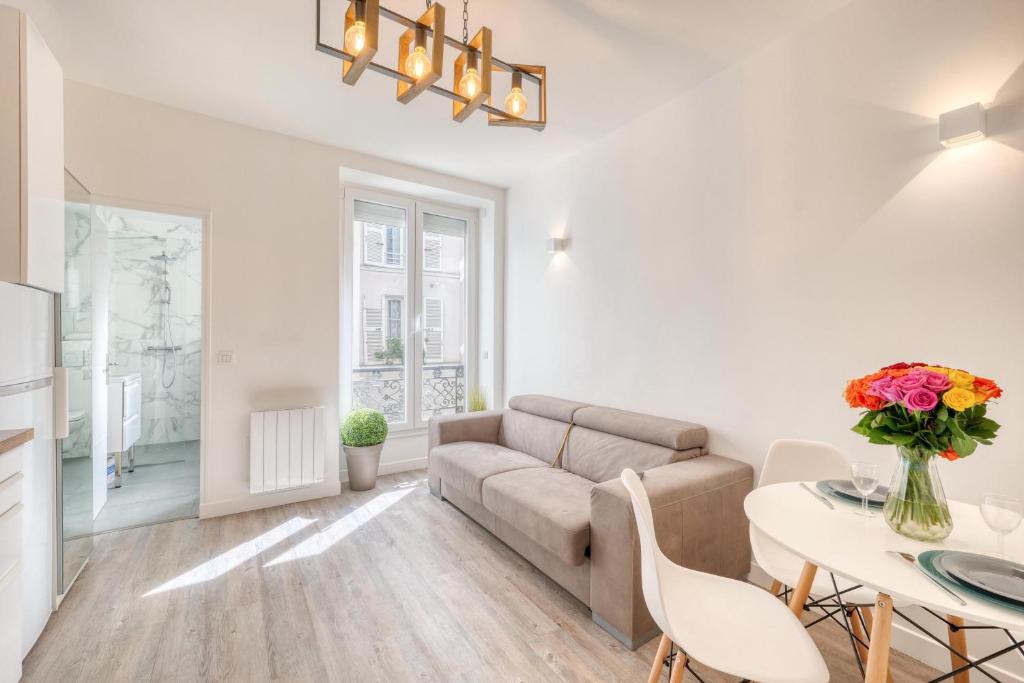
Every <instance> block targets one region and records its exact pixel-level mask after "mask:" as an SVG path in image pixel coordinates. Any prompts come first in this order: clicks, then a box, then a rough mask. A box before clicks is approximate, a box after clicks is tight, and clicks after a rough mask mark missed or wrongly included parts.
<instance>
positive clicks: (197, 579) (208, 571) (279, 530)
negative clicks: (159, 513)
mask: <svg viewBox="0 0 1024 683" xmlns="http://www.w3.org/2000/svg"><path fill="white" fill-rule="evenodd" d="M315 521H316V520H315V519H306V518H304V517H293V518H292V519H289V520H288V521H287V522H285V523H284V524H282V525H280V526H278V527H275V528H273V529H271V530H270V531H268V532H266V533H265V534H261V535H259V536H257V537H256V538H253V539H251V540H249V541H246V542H245V543H242V544H240V545H236V546H235V547H234V548H232V549H231V550H228V551H226V552H224V553H221V554H220V555H218V556H217V557H215V558H213V559H212V560H207V561H206V562H203V563H202V564H201V565H199V566H198V567H196V568H195V569H190V570H189V571H187V572H185V573H184V574H182V575H180V576H178V577H176V578H173V579H171V580H170V581H168V582H167V583H165V584H163V585H162V586H159V587H157V588H154V589H153V590H151V591H149V592H148V593H146V594H145V595H144V596H143V597H149V596H150V595H156V594H158V593H164V592H166V591H170V590H175V589H177V588H185V587H187V586H194V585H196V584H198V583H204V582H206V581H210V580H212V579H216V578H217V577H219V576H223V575H224V574H227V573H228V572H229V571H231V570H232V569H234V568H235V567H237V566H239V565H241V564H244V563H245V562H247V561H249V560H251V559H252V558H254V557H256V556H257V555H259V554H260V553H262V552H263V551H264V550H266V549H267V548H270V547H271V546H274V545H277V544H278V543H280V542H281V541H283V540H285V539H286V538H288V537H289V536H291V535H292V534H294V533H296V532H299V531H301V530H302V529H305V528H306V527H307V526H309V525H310V524H312V523H313V522H315Z"/></svg>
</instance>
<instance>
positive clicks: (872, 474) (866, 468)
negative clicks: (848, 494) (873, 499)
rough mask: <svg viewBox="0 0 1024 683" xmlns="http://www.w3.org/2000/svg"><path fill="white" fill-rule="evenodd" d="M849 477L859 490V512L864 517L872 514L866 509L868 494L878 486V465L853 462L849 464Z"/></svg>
mask: <svg viewBox="0 0 1024 683" xmlns="http://www.w3.org/2000/svg"><path fill="white" fill-rule="evenodd" d="M850 478H851V479H853V485H854V486H855V487H856V488H857V491H859V492H860V495H861V499H860V512H858V513H857V514H860V515H863V516H865V517H872V516H873V515H872V514H871V513H870V512H869V511H868V496H870V495H871V494H872V493H874V492H875V489H877V488H878V465H876V464H875V463H873V462H855V463H853V464H852V465H850Z"/></svg>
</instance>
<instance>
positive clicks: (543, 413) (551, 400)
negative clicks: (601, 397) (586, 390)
mask: <svg viewBox="0 0 1024 683" xmlns="http://www.w3.org/2000/svg"><path fill="white" fill-rule="evenodd" d="M588 405H589V404H588V403H580V402H579V401H567V400H565V399H564V398H555V397H554V396H543V395H541V394H523V395H521V396H513V397H512V398H510V399H509V400H508V407H509V408H511V409H512V410H518V411H520V412H523V413H530V414H531V415H537V416H539V417H546V418H548V419H549V420H559V421H561V422H569V421H570V420H572V416H573V414H575V412H576V411H577V410H579V409H580V408H585V407H587V406H588Z"/></svg>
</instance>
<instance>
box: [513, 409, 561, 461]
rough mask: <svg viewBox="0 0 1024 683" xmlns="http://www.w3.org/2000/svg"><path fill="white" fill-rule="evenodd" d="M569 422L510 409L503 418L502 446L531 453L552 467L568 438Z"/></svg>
mask: <svg viewBox="0 0 1024 683" xmlns="http://www.w3.org/2000/svg"><path fill="white" fill-rule="evenodd" d="M568 428H569V423H567V422H562V421H560V420H552V419H551V418H547V417H540V416H539V415H532V414H530V413H524V412H522V411H520V410H506V411H505V414H504V415H502V417H501V429H500V430H499V431H498V443H499V444H501V445H502V446H505V447H506V448H511V449H512V450H514V451H520V452H522V453H528V454H530V455H532V456H533V457H535V458H539V459H540V460H543V461H544V463H545V464H551V462H552V461H553V460H554V459H555V455H557V454H558V447H559V446H561V445H562V439H563V438H565V430H566V429H568Z"/></svg>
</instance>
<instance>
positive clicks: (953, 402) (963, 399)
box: [942, 387, 975, 413]
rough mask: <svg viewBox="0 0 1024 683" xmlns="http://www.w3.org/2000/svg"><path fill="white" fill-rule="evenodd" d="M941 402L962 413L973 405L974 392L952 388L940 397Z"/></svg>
mask: <svg viewBox="0 0 1024 683" xmlns="http://www.w3.org/2000/svg"><path fill="white" fill-rule="evenodd" d="M942 402H943V403H945V404H946V405H947V406H949V407H950V408H952V409H953V410H955V411H956V412H958V413H962V412H964V411H965V410H967V409H968V408H970V407H971V406H973V405H974V403H975V400H974V392H973V391H968V390H967V389H963V388H961V387H954V388H952V389H950V390H949V391H947V392H946V393H945V394H943V395H942Z"/></svg>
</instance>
